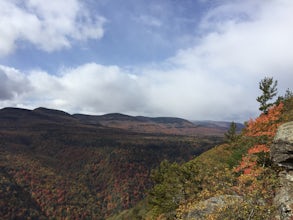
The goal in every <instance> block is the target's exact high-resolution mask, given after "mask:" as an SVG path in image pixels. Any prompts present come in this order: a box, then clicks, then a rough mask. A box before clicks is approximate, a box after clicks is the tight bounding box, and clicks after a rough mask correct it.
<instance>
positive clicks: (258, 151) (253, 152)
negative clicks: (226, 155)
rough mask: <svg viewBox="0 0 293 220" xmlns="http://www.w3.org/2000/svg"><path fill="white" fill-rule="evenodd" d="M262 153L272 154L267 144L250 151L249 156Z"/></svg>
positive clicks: (258, 145)
mask: <svg viewBox="0 0 293 220" xmlns="http://www.w3.org/2000/svg"><path fill="white" fill-rule="evenodd" d="M261 152H264V153H267V152H270V148H268V147H267V146H266V145H265V144H257V145H254V147H252V148H250V149H249V150H248V154H257V153H261Z"/></svg>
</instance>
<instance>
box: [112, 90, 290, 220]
mask: <svg viewBox="0 0 293 220" xmlns="http://www.w3.org/2000/svg"><path fill="white" fill-rule="evenodd" d="M266 91H268V88H267V90H266ZM266 91H264V94H263V95H266V97H267V99H266V100H265V101H263V102H261V103H260V109H261V110H262V113H261V114H260V115H259V117H257V118H256V119H251V120H249V121H248V122H247V123H246V126H245V128H244V129H243V131H242V133H241V134H236V133H235V127H234V128H233V126H232V124H231V128H230V130H229V131H228V132H227V133H226V143H224V144H221V145H218V146H216V147H215V148H213V149H211V150H209V151H207V152H205V153H203V154H201V155H200V156H198V157H196V158H194V159H192V160H190V161H189V162H187V163H176V162H168V161H166V160H164V161H163V162H161V164H160V166H159V167H158V168H157V169H154V170H153V171H152V173H151V178H152V180H153V181H154V183H155V185H154V187H153V188H152V189H151V190H150V191H149V193H148V195H147V197H146V199H145V200H144V201H143V202H141V203H139V204H138V205H137V206H136V207H134V208H132V209H130V210H128V211H124V212H122V213H120V214H119V215H115V216H112V218H110V219H111V220H114V219H161V220H162V219H195V220H197V219H219V220H222V219H259V220H263V219H275V215H276V212H277V209H278V207H276V206H275V205H274V203H273V199H274V195H275V190H276V188H277V186H278V181H279V180H278V178H277V176H278V172H279V171H280V169H281V168H279V167H276V166H274V165H273V164H272V161H271V159H270V145H271V144H272V141H273V138H274V136H275V134H276V131H277V128H278V127H279V126H280V125H281V124H283V123H285V122H288V121H293V96H292V93H291V92H290V91H287V93H286V95H285V96H284V97H279V98H278V99H277V100H276V101H275V102H270V99H271V98H272V96H270V95H271V94H269V95H268V94H266Z"/></svg>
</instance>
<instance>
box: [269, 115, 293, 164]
mask: <svg viewBox="0 0 293 220" xmlns="http://www.w3.org/2000/svg"><path fill="white" fill-rule="evenodd" d="M271 158H272V160H273V162H274V163H276V164H278V165H279V166H282V167H285V168H287V169H293V121H291V122H288V123H285V124H283V125H281V126H280V127H279V129H278V131H277V134H276V136H275V138H274V142H273V145H272V146H271Z"/></svg>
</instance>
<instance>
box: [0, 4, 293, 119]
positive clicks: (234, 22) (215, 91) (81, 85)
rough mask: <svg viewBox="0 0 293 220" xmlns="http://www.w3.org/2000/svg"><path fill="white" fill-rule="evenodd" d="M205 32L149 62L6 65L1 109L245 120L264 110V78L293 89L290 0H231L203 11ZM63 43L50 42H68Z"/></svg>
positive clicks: (0, 70) (0, 74)
mask: <svg viewBox="0 0 293 220" xmlns="http://www.w3.org/2000/svg"><path fill="white" fill-rule="evenodd" d="M33 2H34V3H35V4H37V5H38V1H30V3H31V6H30V7H37V6H33ZM53 2H54V1H53ZM58 2H59V1H58ZM2 4H3V3H2ZM6 4H8V3H7V2H6ZM11 5H12V4H11ZM77 5H78V4H77ZM14 7H16V6H15V5H14ZM52 7H53V6H52ZM0 8H2V7H0ZM77 8H78V7H77ZM35 10H39V11H41V10H45V9H35ZM46 10H49V9H46ZM52 10H53V9H52ZM48 13H49V14H51V10H49V12H48ZM57 14H58V13H57ZM65 14H66V13H65ZM69 14H70V13H69ZM73 14H74V15H72V16H76V13H73ZM48 16H49V15H48ZM48 16H45V17H48ZM65 17H66V18H67V17H70V16H69V15H68V16H65ZM145 19H147V17H142V21H145ZM71 20H72V19H71ZM73 20H74V19H73ZM98 20H99V19H98ZM65 23H66V22H65ZM98 23H99V22H98ZM152 24H153V25H156V24H159V23H152ZM0 26H1V25H0ZM53 26H54V27H55V25H53ZM94 26H96V25H94ZM98 26H99V25H98ZM69 27H70V25H69ZM100 28H101V26H100ZM77 30H78V31H77V32H76V33H79V34H81V33H87V32H86V31H85V30H79V28H77ZM101 30H102V29H101ZM75 31H76V29H74V30H72V29H70V28H69V29H68V32H66V33H65V34H64V35H62V36H63V37H64V39H65V40H66V39H67V33H72V32H75ZM199 31H200V32H201V35H200V37H198V36H197V37H195V38H194V42H195V43H194V44H193V45H190V47H189V48H186V49H182V50H179V51H178V52H177V53H176V55H175V56H173V57H170V58H169V59H167V60H166V61H164V62H161V63H156V64H153V65H148V66H132V67H131V68H127V69H126V68H122V67H119V66H115V65H113V66H106V65H101V64H98V63H95V62H90V63H85V64H83V65H80V66H77V67H74V68H68V67H67V68H63V69H61V70H60V71H58V72H57V73H48V72H45V71H40V70H31V71H27V72H22V71H21V70H16V69H13V68H9V67H6V66H0V86H1V87H0V88H1V89H0V99H1V100H2V101H1V102H0V103H1V106H0V107H5V106H8V105H9V106H18V107H27V108H35V107H38V106H46V107H50V108H58V109H63V110H66V111H69V112H71V113H76V112H81V113H90V114H100V113H108V112H122V113H127V114H132V115H151V116H177V117H184V118H188V119H212V120H237V121H244V120H248V119H249V118H250V117H255V116H256V114H257V113H258V112H257V108H258V106H257V103H256V101H255V99H256V97H257V96H258V95H259V91H258V82H259V81H260V80H261V79H262V78H263V77H265V76H270V77H274V79H277V80H278V81H279V90H280V92H281V93H282V92H284V91H285V90H286V89H287V88H291V90H292V82H293V74H292V71H293V62H292V57H293V42H292V39H293V2H292V1H290V0H281V1H260V2H257V3H256V2H255V1H249V0H248V1H232V2H231V3H230V2H229V1H226V3H225V4H223V5H219V6H218V7H216V8H214V9H212V10H210V11H209V13H207V15H206V16H205V17H203V19H202V22H201V26H200V29H199ZM79 34H76V35H73V36H75V38H76V39H79V37H81V35H79ZM83 36H87V38H88V37H93V36H96V37H99V36H98V35H91V34H88V35H87V34H85V35H83ZM27 39H29V37H28V38H27ZM14 40H16V38H15V39H14ZM67 40H68V39H67ZM58 42H59V43H56V44H54V42H53V43H52V42H51V43H52V44H53V45H55V46H56V47H57V45H59V46H60V45H62V43H61V44H60V42H62V40H61V41H58ZM14 43H15V42H14V41H13V43H12V44H13V45H14ZM32 43H34V41H33V40H32ZM35 44H36V45H37V46H39V47H41V44H40V45H39V44H38V43H35ZM63 46H64V45H63ZM65 46H66V45H65ZM52 48H54V46H52ZM43 49H44V48H43ZM10 50H11V49H10Z"/></svg>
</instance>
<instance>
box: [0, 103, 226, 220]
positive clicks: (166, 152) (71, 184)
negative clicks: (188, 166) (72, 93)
mask: <svg viewBox="0 0 293 220" xmlns="http://www.w3.org/2000/svg"><path fill="white" fill-rule="evenodd" d="M131 121H134V122H135V123H139V122H142V123H144V124H148V125H150V126H153V127H156V129H153V130H150V129H147V130H141V132H139V131H140V130H138V131H137V130H136V129H134V128H132V129H128V128H129V126H128V125H126V126H125V127H123V126H122V125H123V122H125V123H126V124H128V123H129V122H131ZM107 123H108V124H107ZM115 123H118V125H119V126H116V128H114V127H115V126H112V125H113V124H115ZM107 125H109V126H107ZM179 125H180V128H179V129H182V128H184V126H186V127H188V129H189V128H190V127H191V128H192V129H194V131H195V132H196V131H200V130H197V128H196V127H195V126H194V125H193V124H192V123H190V122H188V121H186V120H184V119H177V118H154V119H151V118H146V117H131V116H125V115H120V114H110V115H105V116H86V115H70V114H68V113H66V112H63V111H58V110H51V109H46V108H37V109H35V110H26V109H18V108H4V109H1V110H0V175H1V177H0V181H1V183H0V192H1V193H0V195H1V197H0V207H1V208H0V218H1V219H23V218H25V219H27V218H33V219H47V218H49V217H50V218H51V217H56V218H57V219H62V218H63V219H65V218H67V219H105V218H106V217H107V216H110V215H113V214H115V213H118V212H120V211H122V210H124V209H127V208H130V207H132V206H133V205H135V204H136V203H137V202H139V201H140V200H142V199H143V198H145V196H146V194H147V191H148V190H149V189H150V188H151V187H152V185H153V182H152V181H151V179H150V178H149V177H150V173H151V170H152V169H154V168H156V167H157V166H158V165H159V164H160V162H161V161H162V160H164V159H167V160H169V161H173V162H175V161H177V162H183V161H188V160H190V159H192V158H193V157H194V156H196V155H199V154H201V153H202V152H204V151H206V150H208V149H210V148H212V147H213V146H214V145H216V144H218V143H220V142H221V141H222V137H219V136H218V134H219V132H216V133H213V132H211V134H210V135H209V136H205V135H203V134H204V133H198V134H194V135H193V136H187V135H183V133H182V132H181V133H180V132H179V133H180V136H178V135H176V134H177V133H178V132H177V131H178V130H176V129H177V127H178V126H179ZM136 126H137V127H139V126H140V125H136ZM158 128H160V129H159V130H158ZM164 129H166V130H164ZM157 131H159V133H157ZM172 131H174V133H172ZM214 134H217V136H214ZM222 134H223V132H222Z"/></svg>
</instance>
